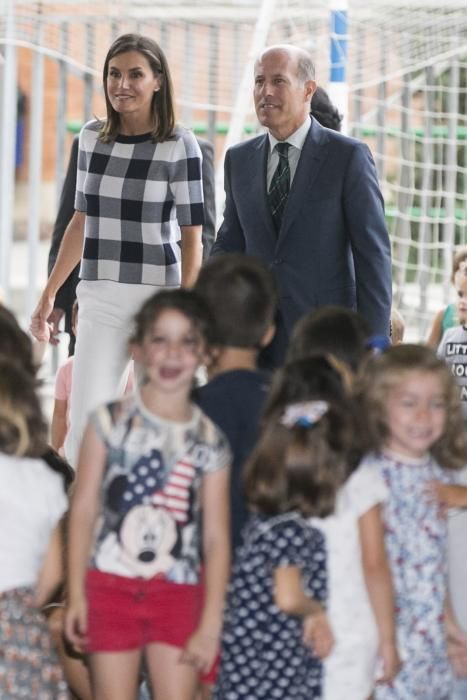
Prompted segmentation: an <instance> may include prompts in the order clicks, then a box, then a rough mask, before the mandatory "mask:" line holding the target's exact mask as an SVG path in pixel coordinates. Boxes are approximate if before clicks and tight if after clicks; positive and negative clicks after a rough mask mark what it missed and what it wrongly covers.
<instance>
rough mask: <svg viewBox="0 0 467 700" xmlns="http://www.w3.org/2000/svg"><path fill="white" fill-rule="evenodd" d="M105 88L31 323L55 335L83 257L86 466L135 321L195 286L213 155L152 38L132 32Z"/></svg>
mask: <svg viewBox="0 0 467 700" xmlns="http://www.w3.org/2000/svg"><path fill="white" fill-rule="evenodd" d="M103 85H104V93H105V100H106V108H107V116H106V119H105V120H92V121H90V122H88V123H87V124H85V125H84V127H83V129H82V131H81V134H80V140H79V154H78V173H77V188H76V199H75V209H76V211H75V214H74V216H73V218H72V220H71V222H70V224H69V225H68V228H67V230H66V233H65V236H64V239H63V242H62V245H61V248H60V252H59V254H58V257H57V261H56V263H55V265H54V268H53V269H52V272H51V274H50V276H49V279H48V282H47V284H46V287H45V289H44V291H43V293H42V295H41V298H40V300H39V304H38V305H37V307H36V310H35V311H34V313H33V316H32V323H31V330H32V332H33V334H34V335H35V337H36V338H38V339H41V338H43V337H44V336H45V335H46V328H45V324H46V323H47V319H48V317H49V315H50V313H51V311H52V308H53V302H54V298H55V294H56V293H57V290H58V289H59V288H60V286H61V284H62V283H63V282H64V280H65V279H66V278H67V276H68V275H69V273H70V272H71V270H72V269H73V268H74V266H75V265H76V264H77V262H78V261H79V259H80V258H81V268H80V278H81V282H80V284H79V286H78V290H77V296H78V300H79V307H80V311H79V324H80V333H79V339H78V341H77V346H76V357H75V362H74V368H73V391H72V395H71V413H70V421H71V430H70V435H69V438H68V439H67V443H66V444H65V450H66V453H67V457H68V458H69V460H70V461H71V463H72V464H74V465H75V464H76V461H77V452H78V445H79V440H80V438H81V434H82V432H83V428H84V425H85V423H86V418H87V414H88V412H89V410H91V409H92V408H94V407H95V406H96V405H97V404H99V403H102V402H105V401H108V400H109V399H112V398H114V397H115V396H117V395H118V394H119V393H122V391H123V387H124V386H125V383H126V376H127V370H128V363H129V357H128V351H127V348H128V338H129V335H130V334H131V322H130V320H131V318H132V317H133V316H134V314H135V312H136V310H137V309H138V308H139V307H140V306H141V304H142V303H143V302H144V301H145V300H146V299H147V298H148V297H149V296H151V295H152V294H153V293H154V291H155V290H157V289H159V288H164V287H177V286H179V285H180V284H182V285H183V286H191V284H193V282H194V281H195V279H196V275H197V273H198V269H199V267H200V265H201V258H202V244H201V228H202V223H203V194H202V180H201V153H200V149H199V146H198V144H197V142H196V139H195V137H194V136H193V134H191V133H190V132H189V131H187V130H185V129H183V128H181V127H179V126H177V125H176V123H175V114H174V100H173V90H172V81H171V77H170V70H169V66H168V64H167V60H166V58H165V56H164V53H163V51H162V50H161V48H160V47H159V46H158V44H157V43H156V42H155V41H153V40H152V39H150V38H148V37H144V36H141V35H139V34H125V35H123V36H120V37H119V38H117V39H116V40H115V41H114V43H113V44H112V46H111V47H110V49H109V51H108V53H107V57H106V59H105V63H104V69H103Z"/></svg>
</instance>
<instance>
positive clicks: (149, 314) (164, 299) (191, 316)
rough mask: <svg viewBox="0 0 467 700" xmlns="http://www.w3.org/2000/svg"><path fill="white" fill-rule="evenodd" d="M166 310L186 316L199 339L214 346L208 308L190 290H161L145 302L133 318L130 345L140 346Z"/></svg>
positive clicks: (213, 335) (210, 315) (210, 316)
mask: <svg viewBox="0 0 467 700" xmlns="http://www.w3.org/2000/svg"><path fill="white" fill-rule="evenodd" d="M167 310H173V311H179V312H180V313H181V314H183V315H184V316H186V318H187V319H188V320H189V321H190V322H191V323H192V325H193V329H194V330H195V332H196V333H197V334H199V336H200V339H202V340H203V341H205V342H206V343H207V344H208V345H211V344H214V342H215V340H216V337H217V334H216V331H215V323H214V319H213V317H212V314H211V311H210V309H209V306H208V304H207V303H206V302H205V301H204V299H202V298H201V297H200V296H199V295H198V294H197V293H196V292H194V291H192V290H190V289H166V290H162V291H160V292H156V293H155V294H153V296H152V297H150V298H149V299H148V300H147V301H145V302H144V304H143V306H142V307H141V309H140V310H139V311H138V313H137V314H136V316H135V319H134V332H133V335H132V336H131V338H130V344H132V343H136V344H138V345H140V344H141V343H142V342H143V340H144V337H145V336H146V335H147V334H148V333H149V332H150V331H151V329H152V327H153V325H154V323H155V322H156V321H157V319H158V317H159V316H160V314H161V313H163V312H164V311H167Z"/></svg>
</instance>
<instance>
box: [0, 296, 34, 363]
mask: <svg viewBox="0 0 467 700" xmlns="http://www.w3.org/2000/svg"><path fill="white" fill-rule="evenodd" d="M0 358H6V359H9V360H11V361H14V362H16V363H17V364H18V365H20V366H21V367H22V368H23V369H24V370H25V371H26V372H28V373H29V374H30V375H31V376H35V374H36V372H37V366H36V364H35V363H34V358H33V352H32V343H31V339H30V338H29V336H28V335H27V333H25V332H24V331H23V330H22V328H21V326H20V325H19V323H18V321H17V320H16V318H15V316H14V315H13V314H12V312H11V311H9V310H8V309H7V308H6V306H2V305H0Z"/></svg>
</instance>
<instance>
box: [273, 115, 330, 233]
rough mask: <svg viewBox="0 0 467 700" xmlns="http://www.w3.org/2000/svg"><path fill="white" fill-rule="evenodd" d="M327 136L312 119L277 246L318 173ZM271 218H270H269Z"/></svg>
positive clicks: (325, 151)
mask: <svg viewBox="0 0 467 700" xmlns="http://www.w3.org/2000/svg"><path fill="white" fill-rule="evenodd" d="M327 142H328V136H327V134H326V131H325V130H324V129H323V128H322V127H321V126H320V125H319V124H318V122H316V120H312V124H311V127H310V130H309V131H308V134H307V137H306V139H305V143H304V144H303V148H302V152H301V155H300V160H299V161H298V166H297V170H296V172H295V176H294V179H293V182H292V187H291V188H290V192H289V196H288V198H287V205H286V207H285V211H284V218H283V220H282V226H281V230H280V232H279V236H278V239H277V245H278V246H279V245H280V244H281V242H282V241H283V240H284V238H285V237H286V236H287V231H288V229H289V228H290V226H292V224H293V222H294V220H295V217H296V216H297V215H298V214H299V212H300V207H301V205H302V202H303V201H304V200H305V199H306V198H307V197H308V196H309V191H310V189H311V188H312V187H313V183H314V181H315V179H316V177H317V175H318V173H319V170H320V168H321V164H322V162H323V160H324V158H325V157H326V153H327ZM271 220H272V219H271Z"/></svg>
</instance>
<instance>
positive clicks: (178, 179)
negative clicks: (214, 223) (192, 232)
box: [170, 129, 204, 226]
mask: <svg viewBox="0 0 467 700" xmlns="http://www.w3.org/2000/svg"><path fill="white" fill-rule="evenodd" d="M202 160H203V157H202V154H201V149H200V147H199V144H198V142H197V140H196V138H195V137H194V136H193V134H192V133H191V132H190V131H187V130H186V129H180V131H179V133H178V139H177V144H176V148H175V152H174V162H173V163H172V164H171V175H170V189H171V190H172V193H173V196H174V200H175V206H176V210H177V221H178V223H179V225H180V226H201V225H202V224H203V223H204V204H203V179H202Z"/></svg>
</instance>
